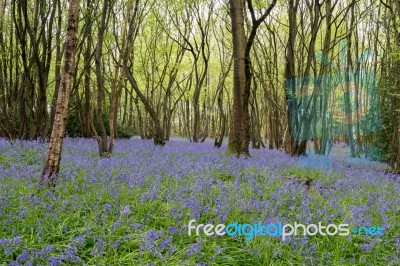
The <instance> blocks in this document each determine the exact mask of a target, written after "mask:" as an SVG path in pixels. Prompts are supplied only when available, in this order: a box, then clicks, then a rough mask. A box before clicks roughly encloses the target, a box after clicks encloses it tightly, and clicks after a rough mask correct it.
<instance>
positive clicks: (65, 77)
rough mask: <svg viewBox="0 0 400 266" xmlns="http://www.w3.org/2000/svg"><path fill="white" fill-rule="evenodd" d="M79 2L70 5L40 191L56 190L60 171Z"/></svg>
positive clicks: (75, 1) (73, 62)
mask: <svg viewBox="0 0 400 266" xmlns="http://www.w3.org/2000/svg"><path fill="white" fill-rule="evenodd" d="M79 8H80V7H79V0H71V1H70V3H69V11H68V23H67V35H66V42H65V45H66V48H65V59H64V67H63V71H62V74H61V82H60V88H59V90H58V97H57V106H56V114H55V117H54V123H53V128H52V131H51V137H50V142H49V148H48V154H47V158H46V162H45V165H44V168H43V172H42V175H41V177H40V181H39V189H42V188H43V187H44V186H45V184H48V185H49V187H50V189H52V190H54V188H55V185H56V180H57V175H58V172H59V169H60V161H61V152H62V143H63V139H64V133H65V127H66V124H67V116H68V104H69V96H70V86H71V77H72V74H73V72H74V67H75V65H74V64H75V51H76V34H77V31H78V20H79Z"/></svg>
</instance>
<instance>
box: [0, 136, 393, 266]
mask: <svg viewBox="0 0 400 266" xmlns="http://www.w3.org/2000/svg"><path fill="white" fill-rule="evenodd" d="M46 148H47V145H46V144H40V143H38V142H18V141H17V142H15V143H9V142H7V141H6V140H2V139H0V226H1V230H0V265H83V264H86V265H400V230H399V222H400V197H399V195H400V179H399V177H398V176H396V175H394V174H387V173H385V167H386V166H385V165H383V164H379V163H374V162H369V161H365V160H361V159H360V160H353V161H349V160H345V159H343V158H340V157H338V158H336V159H334V160H332V163H331V165H330V166H329V167H325V168H318V167H315V166H314V167H313V166H309V165H307V164H305V163H304V162H307V160H310V164H311V165H312V164H313V163H312V162H315V161H318V160H321V161H324V160H326V158H324V157H316V156H309V157H305V158H302V159H301V162H300V159H298V158H293V157H290V156H288V155H286V154H285V153H284V152H283V151H277V150H267V149H261V150H251V153H252V155H253V156H252V157H251V158H247V159H246V158H237V157H234V156H230V157H228V156H226V155H225V151H226V147H222V148H220V149H217V148H214V147H213V145H212V143H207V142H205V143H190V142H185V141H177V140H175V141H170V142H167V144H166V145H165V146H164V147H156V146H154V145H153V143H152V141H144V140H139V139H130V140H118V141H117V143H116V148H115V151H114V153H113V154H112V155H111V156H110V157H109V158H102V159H101V158H99V157H98V154H97V144H96V142H95V141H94V140H90V139H89V140H88V139H79V138H77V139H71V138H67V139H66V140H65V141H64V150H63V156H62V162H61V172H60V175H59V179H58V182H57V187H56V191H55V193H50V192H47V191H46V192H38V191H37V189H36V188H37V183H38V179H39V176H40V173H41V170H42V167H43V162H44V157H45V153H46ZM191 219H196V220H197V222H196V223H197V224H199V223H204V224H206V223H211V224H214V225H216V224H218V223H224V224H228V223H231V222H235V221H238V222H239V223H257V222H258V221H262V222H263V223H265V224H267V223H276V222H279V221H281V222H282V223H292V224H293V223H294V222H295V221H297V222H300V223H303V224H310V223H318V222H322V223H323V224H328V223H335V224H340V223H348V224H350V225H351V226H354V227H356V226H360V225H365V226H371V225H375V226H378V225H379V226H382V227H383V228H384V230H385V231H384V235H383V236H381V237H379V236H374V237H368V236H358V235H355V234H351V235H350V236H338V235H337V236H321V235H316V236H309V237H304V236H302V235H301V236H297V237H295V236H293V237H290V238H288V239H286V240H285V241H283V240H282V239H281V238H278V237H269V236H256V237H255V238H253V239H252V240H251V241H246V240H245V237H229V236H226V235H225V236H215V235H214V236H205V235H204V234H203V235H200V236H195V235H194V234H192V235H191V236H188V232H187V224H188V222H189V221H190V220H191ZM350 229H351V228H350Z"/></svg>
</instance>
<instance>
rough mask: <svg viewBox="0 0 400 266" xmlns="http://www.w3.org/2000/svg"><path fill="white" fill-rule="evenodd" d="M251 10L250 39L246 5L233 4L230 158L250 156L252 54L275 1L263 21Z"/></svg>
mask: <svg viewBox="0 0 400 266" xmlns="http://www.w3.org/2000/svg"><path fill="white" fill-rule="evenodd" d="M246 2H247V6H248V9H249V12H250V15H251V22H252V25H251V30H250V33H249V37H248V38H246V35H245V31H244V14H243V12H244V3H243V1H241V0H230V1H229V4H230V12H231V20H232V38H233V58H234V64H233V80H234V82H233V107H232V114H231V124H230V132H229V142H228V150H227V153H228V154H236V155H240V154H245V155H246V156H249V155H250V152H249V143H250V114H249V98H250V88H251V80H252V74H251V62H250V51H251V47H252V46H253V41H254V38H255V37H256V34H257V29H258V27H259V26H260V25H261V23H262V22H263V21H264V20H265V19H266V18H267V16H268V15H269V14H270V12H271V11H272V8H273V7H274V6H275V4H276V0H273V1H272V3H271V4H270V5H269V7H268V8H267V10H266V11H265V12H264V13H263V14H262V16H261V17H260V18H258V19H257V18H256V15H255V12H254V8H253V3H252V1H251V0H247V1H246Z"/></svg>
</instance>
